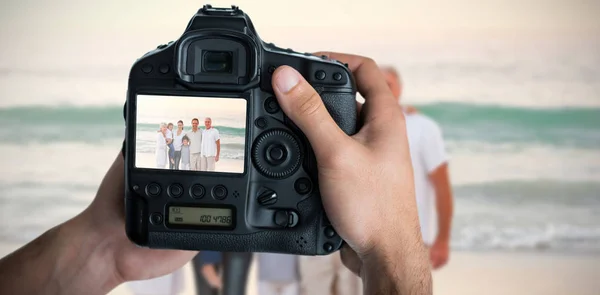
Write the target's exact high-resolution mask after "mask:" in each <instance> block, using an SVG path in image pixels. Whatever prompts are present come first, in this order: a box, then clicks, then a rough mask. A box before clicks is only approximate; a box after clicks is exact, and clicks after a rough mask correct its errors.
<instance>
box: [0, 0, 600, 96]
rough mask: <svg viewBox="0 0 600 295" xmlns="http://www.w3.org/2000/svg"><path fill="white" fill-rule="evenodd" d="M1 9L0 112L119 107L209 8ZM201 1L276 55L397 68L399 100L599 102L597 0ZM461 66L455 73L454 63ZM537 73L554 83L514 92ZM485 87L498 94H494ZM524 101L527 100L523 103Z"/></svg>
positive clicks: (19, 0)
mask: <svg viewBox="0 0 600 295" xmlns="http://www.w3.org/2000/svg"><path fill="white" fill-rule="evenodd" d="M0 2H1V3H0V37H1V38H2V40H3V45H4V46H2V47H0V107H3V106H13V105H21V104H42V105H47V104H48V105H54V104H57V103H69V104H122V100H123V98H124V97H125V93H126V87H127V77H128V75H129V70H130V69H131V65H132V63H133V62H134V61H135V60H136V59H138V58H139V57H141V56H142V55H143V54H144V53H146V52H148V51H149V50H152V49H154V48H156V46H157V45H159V44H164V43H167V42H168V41H172V40H176V39H178V38H179V37H180V36H181V34H182V33H183V31H184V29H185V26H186V25H187V23H188V22H189V20H190V18H191V17H192V16H193V15H194V13H195V12H196V11H197V10H198V9H199V8H200V7H201V6H202V5H203V4H205V3H203V2H198V1H190V0H186V1H183V0H173V1H165V0H104V1H81V0H54V1H33V0H2V1H0ZM209 3H211V4H212V5H213V6H219V7H229V6H230V5H231V4H232V3H233V4H236V5H239V6H240V8H241V9H242V10H244V11H245V12H246V13H247V14H248V15H249V16H250V17H251V19H252V21H253V23H254V25H255V27H256V29H257V31H258V33H259V35H260V37H261V38H262V39H263V40H265V41H267V42H274V43H275V44H277V45H279V46H280V47H283V48H293V49H294V50H297V51H300V52H314V51H321V50H326V51H340V52H351V53H355V54H360V55H366V56H369V57H373V58H374V59H376V60H377V61H378V62H379V63H381V64H394V65H396V66H398V67H401V72H402V73H403V75H404V79H405V81H406V84H407V87H406V89H405V90H406V91H405V94H407V96H408V97H409V99H411V97H416V98H415V99H418V100H419V101H420V102H428V101H435V100H454V99H461V100H468V101H481V102H493V103H503V102H504V101H505V98H504V97H505V96H506V95H505V93H506V94H509V95H510V97H511V99H512V100H511V102H510V103H511V104H519V105H520V104H523V102H525V104H527V105H564V104H570V102H568V103H565V102H564V101H565V100H567V99H570V100H572V97H574V98H576V99H578V100H579V101H580V102H577V104H584V105H598V104H599V103H600V102H598V101H597V99H596V98H597V91H598V89H600V88H599V87H600V82H598V81H600V80H597V78H594V77H596V76H597V75H596V74H594V75H591V74H585V73H588V72H591V73H596V71H595V70H594V69H596V68H598V66H597V65H600V58H597V57H596V56H595V52H600V17H598V16H599V15H600V1H598V0H573V1H569V0H545V1H544V0H486V1H468V0H434V1H395V0H394V1H392V0H371V1H348V0H346V1H343V0H328V1H322V0H320V1H317V0H302V1H287V0H286V1H282V0H238V1H231V0H227V1H221V0H219V1H209ZM540 53H541V54H540ZM461 63H462V66H464V67H463V68H457V67H456V66H455V65H457V64H461ZM517 63H518V66H519V67H518V69H517V70H516V73H511V74H507V75H500V74H499V76H498V77H496V76H490V77H488V76H486V73H484V72H467V73H465V72H462V70H463V69H467V70H468V69H471V68H475V67H476V66H481V67H484V68H485V69H486V70H490V69H494V68H501V69H503V68H507V69H510V68H511V67H514V64H517ZM565 65H566V66H565ZM565 69H567V70H565ZM458 70H461V71H458ZM581 73H584V74H581ZM469 74H471V76H469ZM582 75H583V76H584V78H581V76H582ZM539 76H552V78H548V79H546V80H541V81H538V80H536V81H535V82H536V83H537V84H535V85H525V86H523V85H521V84H520V83H521V81H524V80H527V79H530V78H531V77H539ZM563 76H566V77H563ZM554 77H562V78H563V79H562V80H560V81H558V82H560V83H563V84H559V83H557V81H556V79H555V78H554ZM490 81H493V83H494V84H493V85H492V86H495V87H496V90H493V91H490V89H489V87H488V86H489V85H490ZM590 81H591V82H590ZM432 83H436V84H432ZM481 85H483V86H485V87H483V86H481ZM557 88H558V90H556V89H557ZM490 93H492V94H494V95H495V96H494V97H490V95H489V94H490ZM561 93H564V95H563V94H561ZM525 95H526V96H527V97H526V98H527V99H524V98H523V97H521V96H525ZM532 97H533V98H535V101H534V100H532V99H529V98H532ZM563 97H566V98H563Z"/></svg>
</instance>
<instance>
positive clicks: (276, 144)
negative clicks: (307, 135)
mask: <svg viewBox="0 0 600 295" xmlns="http://www.w3.org/2000/svg"><path fill="white" fill-rule="evenodd" d="M251 158H252V163H253V164H254V167H256V169H257V170H258V171H259V172H260V173H261V174H262V175H264V176H266V177H269V178H276V179H281V178H286V177H288V176H290V175H291V174H293V173H294V172H296V170H298V168H299V167H300V163H301V162H302V154H301V149H300V144H299V143H298V140H297V139H296V137H294V136H293V135H292V134H290V133H289V132H287V131H285V130H281V129H274V130H269V131H266V132H264V133H262V134H260V135H259V136H258V137H257V139H256V140H255V141H254V144H253V146H252V157H251Z"/></svg>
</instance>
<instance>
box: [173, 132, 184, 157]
mask: <svg viewBox="0 0 600 295" xmlns="http://www.w3.org/2000/svg"><path fill="white" fill-rule="evenodd" d="M184 136H185V132H184V131H183V130H181V134H179V135H177V130H175V132H173V148H175V151H178V152H179V151H181V146H182V145H183V137H184Z"/></svg>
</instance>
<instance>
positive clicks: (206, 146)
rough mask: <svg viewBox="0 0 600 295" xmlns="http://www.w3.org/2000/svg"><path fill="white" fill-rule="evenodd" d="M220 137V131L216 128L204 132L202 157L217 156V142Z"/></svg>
mask: <svg viewBox="0 0 600 295" xmlns="http://www.w3.org/2000/svg"><path fill="white" fill-rule="evenodd" d="M219 139H221V137H219V131H218V130H217V129H215V128H210V129H208V130H202V156H203V157H214V156H216V155H217V140H219Z"/></svg>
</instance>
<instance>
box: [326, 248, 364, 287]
mask: <svg viewBox="0 0 600 295" xmlns="http://www.w3.org/2000/svg"><path fill="white" fill-rule="evenodd" d="M330 256H332V258H333V260H334V263H335V269H336V286H335V290H336V295H359V294H362V289H360V287H359V280H360V278H359V277H358V276H357V275H355V274H354V273H353V272H352V271H350V270H349V269H348V268H347V267H346V266H345V265H344V263H343V262H342V257H341V255H340V252H339V251H338V252H336V253H333V254H331V255H330Z"/></svg>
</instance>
